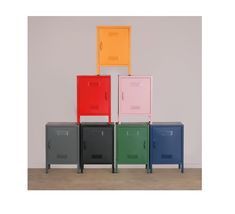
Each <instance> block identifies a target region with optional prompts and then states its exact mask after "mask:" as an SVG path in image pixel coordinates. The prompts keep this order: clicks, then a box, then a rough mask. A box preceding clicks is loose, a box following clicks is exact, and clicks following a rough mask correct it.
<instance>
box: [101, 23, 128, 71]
mask: <svg viewBox="0 0 235 214" xmlns="http://www.w3.org/2000/svg"><path fill="white" fill-rule="evenodd" d="M130 34H131V28H130V27H129V26H98V27H97V74H98V75H99V74H100V67H101V66H128V73H129V75H130V74H131V66H130V61H131V58H130V52H131V51H130V44H131V41H130Z"/></svg>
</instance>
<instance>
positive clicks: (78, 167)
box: [77, 164, 80, 173]
mask: <svg viewBox="0 0 235 214" xmlns="http://www.w3.org/2000/svg"><path fill="white" fill-rule="evenodd" d="M79 171H80V166H79V164H77V173H79Z"/></svg>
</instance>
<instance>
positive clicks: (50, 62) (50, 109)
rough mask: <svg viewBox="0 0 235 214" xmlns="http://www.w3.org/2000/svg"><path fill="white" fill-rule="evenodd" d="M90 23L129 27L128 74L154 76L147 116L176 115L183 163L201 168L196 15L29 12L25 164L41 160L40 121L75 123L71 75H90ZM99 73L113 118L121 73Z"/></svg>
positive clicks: (92, 44)
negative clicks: (107, 79) (108, 78)
mask: <svg viewBox="0 0 235 214" xmlns="http://www.w3.org/2000/svg"><path fill="white" fill-rule="evenodd" d="M98 25H130V26H131V27H132V36H131V40H132V44H131V45H132V49H131V50H132V56H131V57H132V71H133V75H135V74H136V75H153V78H154V79H153V84H154V87H153V91H154V92H153V93H154V96H153V109H154V110H153V121H182V122H183V123H184V124H185V147H184V149H185V154H184V158H185V166H186V167H201V149H202V145H201V142H202V141H201V116H202V115H201V87H202V85H201V84H202V83H201V42H202V41H201V17H29V19H28V36H29V37H28V51H29V55H28V107H29V108H28V116H29V117H28V125H29V129H28V167H30V168H34V167H35V168H37V167H44V165H45V124H46V123H47V122H49V121H50V122H56V121H76V81H75V77H76V75H78V74H89V75H92V74H94V75H95V74H96V73H95V72H96V26H98ZM104 73H106V74H107V73H108V74H112V93H113V97H112V114H113V116H112V119H113V120H116V118H117V117H116V116H117V97H116V96H115V95H116V94H117V84H116V80H115V79H116V75H117V73H119V74H127V71H126V69H123V70H122V71H120V69H118V68H112V69H110V70H109V69H103V74H104ZM96 119H97V120H99V121H100V119H99V118H96ZM102 119H106V118H102ZM132 119H133V118H132ZM133 120H134V121H135V120H138V119H137V118H134V119H133ZM84 121H85V120H84ZM89 121H92V120H91V119H90V120H89Z"/></svg>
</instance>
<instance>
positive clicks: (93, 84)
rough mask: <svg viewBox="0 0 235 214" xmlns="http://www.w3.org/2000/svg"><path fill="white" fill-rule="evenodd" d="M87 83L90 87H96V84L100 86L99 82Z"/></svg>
mask: <svg viewBox="0 0 235 214" xmlns="http://www.w3.org/2000/svg"><path fill="white" fill-rule="evenodd" d="M88 85H89V86H91V87H98V86H100V84H99V82H89V84H88Z"/></svg>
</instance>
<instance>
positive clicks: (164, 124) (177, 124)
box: [150, 122, 184, 126]
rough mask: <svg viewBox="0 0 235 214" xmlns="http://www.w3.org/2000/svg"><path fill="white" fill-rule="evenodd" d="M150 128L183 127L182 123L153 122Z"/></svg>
mask: <svg viewBox="0 0 235 214" xmlns="http://www.w3.org/2000/svg"><path fill="white" fill-rule="evenodd" d="M150 126H184V124H183V123H182V122H153V123H152V124H151V125H150Z"/></svg>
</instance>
